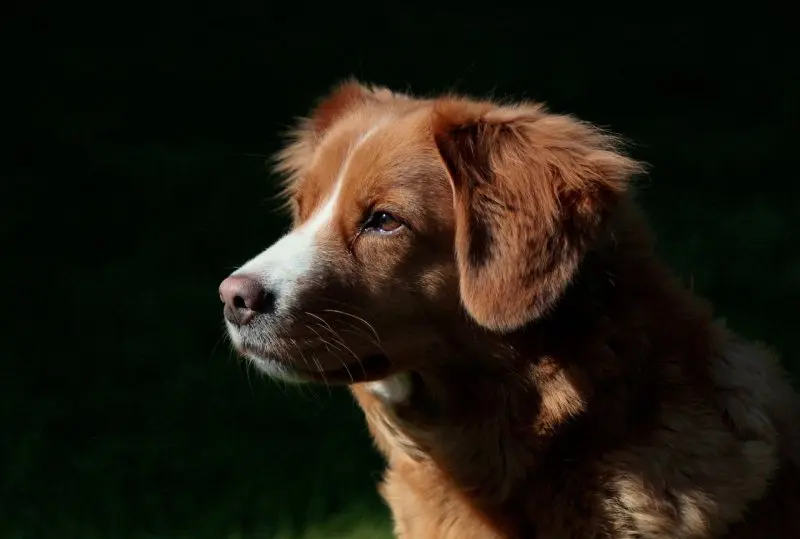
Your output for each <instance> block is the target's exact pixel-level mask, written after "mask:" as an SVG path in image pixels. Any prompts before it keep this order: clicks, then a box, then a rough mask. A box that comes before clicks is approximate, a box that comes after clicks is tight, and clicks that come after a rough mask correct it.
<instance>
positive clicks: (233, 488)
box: [0, 0, 800, 539]
mask: <svg viewBox="0 0 800 539" xmlns="http://www.w3.org/2000/svg"><path fill="white" fill-rule="evenodd" d="M527 6H528V7H523V6H519V7H508V8H503V7H500V6H499V4H493V5H492V6H491V7H487V6H483V7H481V8H480V9H477V8H470V7H468V6H467V5H466V4H465V5H461V6H460V7H457V8H452V7H445V6H443V5H440V4H436V3H433V2H430V3H428V4H427V5H426V6H425V7H424V8H423V7H417V6H412V5H411V4H408V5H405V6H404V5H403V4H402V3H394V4H392V5H387V6H384V5H381V4H373V5H363V6H359V5H355V4H347V5H343V4H341V3H320V4H316V5H315V4H313V3H303V2H281V3H274V2H270V1H269V0H228V1H226V2H222V1H218V0H209V1H207V2H188V1H186V0H171V1H170V2H163V3H152V2H147V1H143V2H142V1H140V2H110V3H105V4H102V5H91V6H90V5H88V4H80V3H77V4H76V3H75V2H72V3H61V4H59V5H55V4H54V5H44V4H35V5H34V4H29V5H27V6H23V5H22V4H19V5H14V6H13V7H12V9H10V11H9V14H10V15H11V16H10V17H7V18H4V25H6V26H7V28H6V30H5V31H4V32H3V33H2V35H3V37H2V40H3V41H5V44H4V46H3V47H2V48H3V50H4V56H5V57H6V59H5V60H4V63H3V66H4V67H3V75H2V78H3V81H4V83H3V86H4V87H5V89H6V90H10V91H11V97H7V98H5V100H4V101H5V102H4V105H5V107H4V108H5V109H6V110H5V112H4V120H3V127H4V128H5V129H6V136H7V137H8V139H7V140H8V141H9V142H8V143H6V144H4V146H5V149H6V151H8V158H7V159H3V163H2V170H0V173H2V176H1V177H0V201H1V202H0V204H2V208H1V209H2V213H1V214H0V216H1V217H0V239H1V240H2V243H1V244H0V246H1V247H2V251H0V252H2V255H0V256H1V257H2V258H0V260H2V264H0V266H2V271H3V272H4V279H3V301H2V303H3V306H4V307H6V308H4V309H2V311H3V312H4V315H3V316H4V321H3V326H2V327H3V330H2V332H0V333H1V338H2V339H3V342H2V348H1V349H2V363H0V365H2V370H0V420H2V424H1V425H0V427H1V428H2V438H1V440H2V441H1V442H0V537H4V538H5V537H8V538H17V539H22V538H37V539H49V538H59V539H62V538H63V539H67V538H73V537H74V538H81V539H94V538H121V539H145V538H149V539H154V538H164V539H167V538H169V539H173V538H174V539H177V538H192V539H205V538H224V539H234V538H265V539H266V538H287V539H288V538H309V539H312V538H320V537H341V538H376V539H377V538H381V537H388V536H389V535H388V533H389V529H390V528H389V520H388V513H387V511H386V510H385V509H384V507H383V504H382V503H381V502H380V500H379V499H378V496H377V494H376V492H375V483H376V481H377V480H378V478H379V475H380V470H381V466H382V463H381V460H380V459H379V457H378V456H377V454H376V453H375V451H374V450H373V448H372V445H371V442H370V440H369V438H368V435H367V432H366V427H365V424H364V421H363V419H362V417H361V414H360V412H359V410H358V409H357V407H356V406H355V404H354V403H353V402H352V401H351V399H350V396H349V395H348V394H347V392H346V391H344V390H326V389H325V388H316V389H308V388H304V389H303V390H299V389H297V388H291V387H285V386H281V385H278V384H276V383H274V382H272V381H270V380H265V379H263V378H262V377H261V376H259V375H257V374H255V373H253V372H252V371H251V370H250V369H248V368H247V366H246V365H245V364H243V363H242V362H241V361H238V360H237V359H236V358H235V357H234V355H233V354H231V352H230V351H229V349H228V347H227V344H226V343H225V342H224V341H223V339H222V335H223V331H222V329H223V326H222V317H221V314H222V313H221V305H220V303H219V299H218V297H217V286H218V284H219V282H220V280H221V279H222V278H224V277H225V276H226V275H227V274H228V273H229V271H230V270H231V269H232V268H233V267H235V266H236V265H238V264H240V263H242V262H244V261H245V260H246V259H248V258H249V257H250V256H252V255H253V254H255V253H256V252H258V251H260V250H261V249H263V248H265V247H266V246H268V245H269V244H270V243H271V242H272V241H273V240H274V239H276V237H277V236H278V235H279V234H281V233H283V232H284V231H285V230H286V227H287V225H288V222H287V220H286V219H285V218H284V216H283V215H282V214H281V213H279V212H278V211H276V209H277V205H276V204H275V202H274V199H273V195H274V193H275V178H274V177H273V176H272V175H271V174H270V173H269V171H268V169H267V166H266V160H267V157H268V156H269V155H270V154H272V153H273V152H274V151H275V150H276V149H277V148H278V143H279V135H280V133H281V132H282V131H283V130H284V129H285V128H286V127H287V126H288V125H289V124H290V123H291V121H292V119H293V118H294V117H295V116H298V115H302V114H304V113H306V112H307V110H308V109H309V107H310V106H311V105H312V103H313V100H314V99H316V98H318V97H319V96H321V95H322V94H323V93H324V92H326V91H327V90H328V88H330V86H331V85H332V84H334V83H335V82H337V81H339V80H341V79H343V78H345V77H347V76H350V75H355V76H357V77H360V78H362V79H364V80H366V81H370V82H375V83H380V84H384V85H388V86H391V87H392V88H395V89H398V90H403V91H412V92H416V93H423V94H430V93H434V92H438V91H451V90H456V91H460V92H465V93H469V94H473V95H479V96H488V95H494V96H498V97H512V98H532V99H537V100H543V101H546V102H547V103H548V104H549V106H550V107H551V109H553V110H555V111H558V112H570V113H575V114H577V115H579V116H580V117H582V118H584V119H586V120H590V121H593V122H596V123H599V124H602V125H604V126H607V127H609V128H611V129H613V130H615V131H617V132H619V133H621V134H623V135H625V136H627V137H628V138H630V139H633V140H634V141H635V142H636V144H637V145H636V146H635V147H634V149H633V154H634V155H635V156H636V157H637V158H640V159H643V160H645V161H647V162H649V163H650V164H651V165H652V167H653V170H652V173H651V174H650V175H649V177H648V178H646V179H645V180H644V181H643V183H642V185H641V188H642V192H641V195H640V199H641V201H642V203H643V204H644V206H645V207H646V209H647V210H648V211H649V213H650V215H651V218H652V222H653V226H654V227H655V229H656V230H657V232H658V234H659V238H660V239H659V250H660V252H661V253H662V254H663V256H664V257H666V258H667V260H669V261H670V263H672V265H673V266H674V267H675V269H676V270H677V271H678V272H679V273H680V275H681V276H682V277H683V278H684V279H685V281H686V282H687V283H688V284H691V285H692V286H694V288H695V289H696V290H697V291H698V292H699V293H701V294H703V295H705V296H707V297H710V298H711V299H713V300H714V301H715V302H716V305H717V308H718V311H719V313H720V316H724V317H726V318H727V319H728V321H729V323H730V324H731V325H733V326H734V327H735V328H737V329H738V330H739V331H740V332H741V333H742V334H744V335H746V336H748V337H751V338H756V339H761V340H765V341H768V342H769V343H770V344H772V345H773V346H775V347H776V348H777V349H778V350H780V351H781V353H782V354H783V355H784V357H785V359H786V363H787V365H788V366H789V368H790V369H792V370H793V371H794V372H798V369H800V359H798V358H800V341H799V340H798V337H797V320H798V317H797V313H798V306H800V249H798V244H799V243H800V241H799V240H798V238H799V237H800V236H798V234H799V233H800V225H799V224H798V219H797V216H798V213H800V182H798V181H797V177H796V170H797V164H796V159H797V157H796V152H797V150H796V149H797V147H798V146H797V144H798V139H797V126H798V110H797V106H798V95H800V77H799V76H798V69H797V63H796V60H797V52H798V47H797V41H796V38H795V36H794V33H795V32H794V30H793V29H792V30H791V31H790V29H789V27H788V24H784V17H785V16H784V15H782V14H780V13H777V12H775V13H764V14H760V13H757V12H754V11H753V9H755V8H754V7H753V6H750V7H748V8H747V11H746V12H745V11H742V12H739V13H737V12H735V10H733V8H731V7H729V8H726V10H727V11H726V12H725V13H724V14H722V15H720V14H717V15H716V16H714V17H711V16H709V17H703V16H701V15H700V14H699V13H696V12H693V14H692V15H691V16H690V15H687V14H685V13H681V12H680V11H677V10H669V11H663V12H661V13H659V12H658V11H657V10H656V9H655V8H653V9H652V10H651V11H650V12H649V13H648V14H647V15H646V16H645V15H642V16H641V17H637V16H634V14H632V13H630V12H628V14H627V16H613V15H612V14H611V13H610V12H608V11H606V12H605V13H604V14H603V15H602V16H598V15H595V14H591V13H583V12H581V11H580V9H579V8H578V7H576V6H572V5H564V9H562V10H560V11H559V10H557V9H556V7H553V6H550V8H548V9H545V8H544V7H542V6H536V5H533V4H527ZM604 9H605V8H604ZM742 9H743V10H744V8H742Z"/></svg>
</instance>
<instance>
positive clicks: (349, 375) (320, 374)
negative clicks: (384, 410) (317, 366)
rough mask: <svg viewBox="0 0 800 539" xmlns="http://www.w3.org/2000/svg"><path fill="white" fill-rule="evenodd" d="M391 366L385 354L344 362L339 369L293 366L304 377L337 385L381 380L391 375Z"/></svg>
mask: <svg viewBox="0 0 800 539" xmlns="http://www.w3.org/2000/svg"><path fill="white" fill-rule="evenodd" d="M390 368H391V363H390V361H389V358H388V357H386V356H385V355H383V354H373V355H369V356H366V357H364V358H363V359H359V360H358V361H353V362H352V363H350V364H343V365H342V367H341V368H338V369H324V370H313V369H307V368H298V367H296V366H293V367H292V369H293V370H294V371H295V372H296V373H298V374H299V375H300V376H301V377H302V378H306V379H308V380H309V381H313V382H320V383H323V384H337V385H339V384H356V383H360V382H370V381H373V380H380V379H382V378H386V377H387V376H389V371H390Z"/></svg>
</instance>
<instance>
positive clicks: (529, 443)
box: [354, 237, 711, 507]
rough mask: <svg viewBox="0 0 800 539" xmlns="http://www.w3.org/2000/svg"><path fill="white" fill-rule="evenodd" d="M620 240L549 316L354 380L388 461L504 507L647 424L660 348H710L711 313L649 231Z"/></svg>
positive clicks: (700, 351)
mask: <svg viewBox="0 0 800 539" xmlns="http://www.w3.org/2000/svg"><path fill="white" fill-rule="evenodd" d="M615 241H617V242H619V241H623V242H624V241H639V239H637V238H628V239H626V238H620V237H616V238H615ZM623 247H624V248H623V249H621V250H613V251H611V252H610V254H609V253H603V252H600V253H595V254H593V255H592V256H590V257H589V258H587V261H586V263H585V265H584V269H583V270H582V272H581V274H579V275H578V276H577V277H576V279H575V282H574V283H573V285H572V286H571V287H570V289H569V290H568V291H567V292H566V293H565V295H564V297H563V298H562V300H561V302H560V304H559V306H558V308H556V309H555V310H554V311H553V312H552V313H551V314H550V315H549V316H548V317H547V318H546V319H543V320H540V321H537V322H536V323H533V324H530V325H529V326H528V327H526V328H524V329H523V330H521V331H519V332H516V333H514V334H511V335H505V336H486V338H482V339H479V340H480V341H481V342H483V345H482V347H481V348H479V349H475V350H472V351H469V350H466V351H465V350H464V349H463V348H462V349H460V350H459V357H458V358H454V361H452V362H449V364H445V363H443V362H439V361H437V362H435V366H433V367H430V368H423V369H419V370H415V371H413V372H404V373H400V374H396V375H394V376H391V377H389V378H387V379H384V380H380V381H377V382H372V383H368V384H364V385H363V386H361V387H357V388H354V392H355V394H356V397H357V398H358V400H359V402H360V404H361V405H362V408H363V409H364V411H365V413H366V415H367V419H368V421H369V425H370V429H371V431H372V433H373V436H374V437H375V439H376V441H377V444H378V445H379V447H380V448H381V450H382V451H383V452H384V453H385V454H386V456H387V458H388V459H389V461H390V465H392V463H393V462H394V461H404V460H405V461H414V462H417V463H429V464H430V465H431V469H432V470H434V471H435V472H438V473H441V474H442V476H443V479H446V480H449V481H450V482H451V483H452V484H453V485H455V486H456V487H457V488H458V489H459V490H460V491H462V492H473V493H480V503H481V505H483V506H485V507H491V506H499V505H501V504H504V503H509V500H510V499H512V498H513V496H514V492H515V491H516V489H519V488H523V487H525V488H528V489H529V488H530V484H531V482H536V481H539V480H546V479H541V477H545V476H548V475H550V474H551V473H553V474H556V476H558V474H557V472H555V471H554V468H555V467H562V466H563V463H564V462H571V463H578V462H587V461H590V460H593V459H594V458H598V457H599V455H600V454H601V453H603V452H605V451H607V450H609V449H611V448H613V447H614V446H615V445H618V444H622V443H623V442H624V441H625V440H626V439H628V438H630V437H631V436H633V435H635V434H636V433H637V432H640V431H642V430H646V429H648V428H650V427H651V426H652V424H653V422H654V421H655V420H656V415H657V413H658V408H659V401H658V399H659V391H658V387H657V380H658V370H659V369H660V368H661V365H660V362H661V361H662V359H661V358H663V357H665V356H667V355H677V356H681V355H686V356H687V357H690V359H691V358H692V357H707V356H708V353H707V350H705V349H704V348H705V347H707V346H709V339H708V335H706V334H705V333H703V331H702V330H698V328H706V327H708V324H704V323H698V317H703V318H709V319H710V316H711V313H710V312H709V311H708V310H707V309H706V308H705V306H704V305H702V304H700V303H698V302H696V301H695V300H693V299H692V298H691V296H690V295H689V294H688V292H686V291H685V290H683V287H682V286H681V285H680V284H679V283H678V282H677V281H675V280H673V279H671V278H669V277H668V276H667V273H668V272H667V270H666V269H664V268H663V267H662V266H661V265H660V263H659V262H658V261H657V260H656V259H655V257H654V256H653V255H652V253H651V252H650V251H649V245H648V244H647V243H646V242H642V245H641V250H637V249H636V248H632V246H631V245H624V246H623ZM634 247H635V246H634ZM642 250H645V252H642ZM621 253H625V254H624V255H623V254H621ZM665 328H666V329H665ZM464 356H467V357H464ZM623 358H624V361H623ZM456 359H457V361H456ZM697 363H698V365H697V366H696V367H692V366H691V361H687V362H686V365H687V366H686V367H685V368H703V366H702V365H701V364H700V363H702V362H700V361H698V362H697ZM681 368H684V367H683V366H681ZM676 376H682V374H681V373H678V374H676ZM570 466H572V464H571V465H570ZM570 473H571V472H570ZM554 477H555V476H554ZM562 480H563V477H562Z"/></svg>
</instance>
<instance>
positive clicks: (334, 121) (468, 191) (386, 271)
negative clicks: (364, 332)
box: [279, 82, 800, 539]
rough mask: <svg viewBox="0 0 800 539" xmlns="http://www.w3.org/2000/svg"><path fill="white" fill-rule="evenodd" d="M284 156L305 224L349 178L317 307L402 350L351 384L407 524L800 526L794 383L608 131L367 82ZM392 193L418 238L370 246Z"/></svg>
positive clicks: (433, 532)
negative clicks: (664, 244) (697, 276)
mask: <svg viewBox="0 0 800 539" xmlns="http://www.w3.org/2000/svg"><path fill="white" fill-rule="evenodd" d="M367 132H368V133H370V136H371V138H369V139H365V137H364V136H363V134H364V133H367ZM372 133H374V135H373V134H372ZM358 137H361V138H358ZM357 144H361V146H357ZM356 147H358V150H359V153H352V152H353V151H354V150H353V148H356ZM348 152H351V153H348ZM343 162H346V164H347V166H346V167H343V166H342V163H343ZM279 163H280V164H279V170H280V171H281V172H282V173H284V174H285V175H286V176H287V178H288V182H287V186H286V192H287V196H288V198H289V200H290V204H291V207H292V209H293V213H294V219H295V224H296V226H301V225H302V224H303V223H304V222H306V221H307V220H308V219H309V218H310V216H311V215H312V214H314V212H315V211H317V210H318V208H319V207H320V206H321V205H322V204H323V203H324V201H325V200H326V196H327V194H328V193H330V192H331V190H332V185H333V182H334V178H337V177H338V178H340V185H341V192H340V195H339V197H340V198H339V199H338V200H339V202H338V204H339V205H338V206H337V209H336V213H335V214H334V220H333V221H332V223H333V224H332V225H331V227H330V230H327V231H325V232H324V233H323V234H324V235H323V236H321V238H322V239H321V240H320V245H322V246H323V247H322V249H323V250H322V253H323V254H322V255H320V256H321V258H322V259H324V260H325V261H330V264H329V265H330V267H328V268H326V270H325V271H326V273H325V278H319V279H317V281H319V282H320V283H322V284H314V285H313V287H317V288H311V289H313V293H312V292H308V298H307V299H304V300H303V301H304V302H305V303H304V309H306V310H310V309H312V307H313V305H314V302H315V301H317V302H318V301H322V300H320V299H319V298H321V297H325V298H336V299H337V300H339V301H340V302H341V303H342V304H350V305H352V307H353V309H357V311H355V312H358V313H359V316H361V317H364V318H365V319H366V320H368V321H369V322H370V324H371V326H374V328H375V332H376V334H379V336H380V348H381V351H382V352H383V353H385V354H386V356H387V357H388V359H389V360H390V365H389V366H388V367H386V368H385V369H383V370H381V371H380V373H379V372H378V371H375V373H374V374H373V373H370V372H369V371H368V369H365V373H364V377H363V379H360V380H355V379H353V378H352V375H353V373H352V372H349V373H348V374H350V375H351V380H354V381H355V382H356V383H351V384H350V385H351V388H352V391H353V393H354V395H355V397H356V399H357V400H358V403H359V404H360V406H361V407H362V409H363V410H364V413H365V415H366V418H367V421H368V425H369V428H370V431H371V433H372V435H373V437H374V439H375V441H376V444H377V446H378V448H379V449H380V451H381V452H382V453H383V454H384V455H385V457H386V459H387V463H388V469H387V472H386V475H385V478H384V481H383V483H382V485H381V487H380V490H381V493H382V495H383V497H384V498H385V499H386V501H387V503H388V505H389V506H390V508H391V510H392V514H393V518H394V522H395V531H396V535H397V536H398V537H400V538H405V539H434V538H436V539H472V538H476V539H477V538H489V539H491V538H497V539H500V538H503V539H511V538H520V539H521V538H540V539H568V538H569V539H590V538H591V539H601V538H607V539H636V538H639V539H644V538H648V539H667V538H670V539H673V538H674V539H689V538H692V539H707V538H728V539H745V538H747V539H751V538H762V537H763V538H773V539H789V538H794V537H800V472H799V471H798V455H800V446H798V441H797V436H796V435H797V432H798V430H800V415H798V404H797V398H796V395H795V393H794V391H793V390H792V388H791V387H790V385H789V383H788V381H787V376H786V375H785V373H784V372H783V370H782V369H781V367H780V365H779V363H778V361H777V359H776V358H775V356H774V355H773V354H772V353H771V352H770V351H768V350H767V349H765V348H762V347H760V346H759V345H755V344H751V343H747V342H745V341H743V340H742V339H740V338H738V337H737V336H736V335H735V334H734V333H732V332H731V331H730V330H728V329H727V328H726V327H725V325H724V324H723V323H721V322H718V321H715V320H714V318H713V315H712V310H711V307H710V306H709V305H708V304H707V303H705V302H703V301H701V300H699V299H697V298H695V297H694V296H693V295H692V293H691V292H690V291H689V290H687V289H686V288H685V287H684V286H683V285H682V284H681V283H680V282H679V281H678V280H677V279H675V278H674V277H673V276H672V274H671V273H670V271H669V270H668V269H667V268H666V267H665V265H663V264H662V262H660V261H659V260H658V258H657V257H656V255H655V254H654V252H653V242H652V240H651V238H650V235H649V232H648V228H647V226H646V222H645V220H644V218H643V217H642V216H641V215H640V213H639V212H638V210H637V208H636V205H635V203H634V202H633V199H632V196H631V195H630V182H631V179H632V177H633V176H634V175H635V174H636V173H637V172H639V171H640V170H641V166H640V165H639V164H638V163H636V162H635V161H634V160H632V159H630V158H628V157H626V156H625V155H623V154H622V153H621V151H620V149H619V147H618V144H617V143H616V141H615V140H614V139H613V138H612V137H611V136H609V135H608V134H605V133H603V132H601V131H600V130H598V129H597V128H595V127H593V126H591V125H588V124H585V123H583V122H580V121H578V120H576V119H574V118H571V117H568V116H561V115H555V114H551V113H549V112H547V111H546V110H545V109H544V108H543V107H542V106H540V105H537V104H530V103H527V104H515V105H500V104H497V103H492V102H487V101H476V100H471V99H467V98H463V97H453V96H444V97H441V98H436V99H416V98H412V97H409V96H406V95H398V94H394V93H392V92H390V91H388V90H386V89H380V88H377V89H376V88H368V87H366V86H362V85H360V84H358V83H356V82H349V83H346V84H344V85H342V86H340V87H339V88H337V89H336V90H335V91H334V92H333V93H332V94H331V95H330V96H328V97H327V98H326V99H325V100H323V101H322V102H321V103H320V105H319V107H318V108H317V109H316V111H315V112H314V114H312V115H311V117H310V118H309V119H308V120H306V121H304V122H303V123H302V124H301V126H300V128H299V129H298V130H297V131H296V132H295V133H293V138H292V141H291V142H290V144H289V145H288V146H287V148H286V149H285V150H284V151H283V152H282V154H281V155H280V161H279ZM345 168H346V169H347V170H346V172H342V171H343V170H344V169H345ZM337 174H338V176H337ZM342 178H344V179H342ZM337 185H339V184H337ZM376 201H377V202H376ZM376 204H377V205H380V204H384V205H385V206H387V207H389V208H390V209H392V211H396V212H397V213H398V215H400V216H402V217H403V218H404V219H405V220H406V222H407V223H408V231H407V232H403V233H402V234H398V235H395V236H391V237H390V236H388V235H387V236H385V237H383V236H382V237H377V236H376V237H374V238H372V237H365V238H364V239H358V238H360V237H361V236H359V235H358V233H357V232H356V231H355V228H356V225H355V224H354V223H356V222H357V221H358V219H359V215H360V214H361V213H362V212H363V211H365V208H368V207H373V206H375V205H376ZM353 238H355V239H353ZM359 242H363V243H359ZM348 252H349V253H350V254H349V255H346V254H345V253H348ZM349 257H352V259H351V258H349ZM317 281H315V283H317ZM309 286H312V285H309ZM315 298H316V299H315ZM314 312H321V311H314ZM326 323H329V324H334V323H335V322H334V321H333V320H332V319H331V318H326ZM343 344H344V343H343ZM346 344H347V347H348V349H352V350H353V351H354V353H355V354H357V355H358V356H359V357H366V356H367V355H368V353H371V352H374V350H372V349H370V346H371V345H370V344H369V343H366V342H356V341H355V340H347V343H346ZM376 346H378V345H377V344H376ZM287 357H288V356H287ZM319 358H320V359H319V361H320V363H319V364H320V370H321V371H324V370H325V369H327V364H326V363H325V360H326V359H328V356H325V355H320V356H319ZM304 359H305V358H304ZM286 361H287V363H289V362H291V361H295V359H292V358H288V359H286ZM329 361H330V362H331V363H330V364H331V365H333V360H332V359H329ZM356 368H357V367H353V368H351V369H349V371H354V370H355V369H356ZM330 372H332V371H330ZM317 374H319V373H317ZM309 376H311V375H310V374H309ZM320 381H321V379H320ZM326 381H328V382H330V379H326ZM342 382H343V383H350V382H347V380H344V381H342ZM388 382H397V383H398V384H400V385H401V387H405V388H406V389H407V393H403V394H401V395H400V397H399V398H395V396H393V395H388V394H381V393H380V391H378V390H376V389H375V388H376V387H377V388H381V387H386V386H381V385H380V384H383V383H388ZM376 383H377V384H378V385H376Z"/></svg>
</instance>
